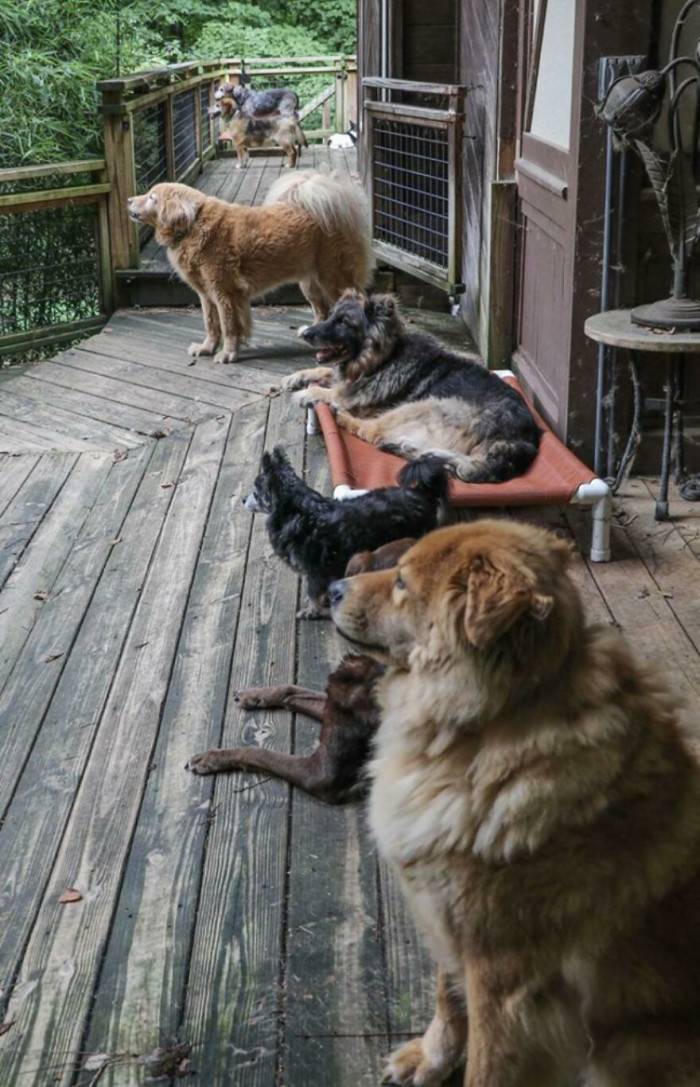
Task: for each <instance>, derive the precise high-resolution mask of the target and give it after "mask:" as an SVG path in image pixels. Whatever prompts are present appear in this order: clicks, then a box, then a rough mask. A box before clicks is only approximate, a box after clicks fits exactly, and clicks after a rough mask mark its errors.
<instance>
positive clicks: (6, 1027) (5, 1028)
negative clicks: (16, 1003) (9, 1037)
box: [0, 1019, 16, 1034]
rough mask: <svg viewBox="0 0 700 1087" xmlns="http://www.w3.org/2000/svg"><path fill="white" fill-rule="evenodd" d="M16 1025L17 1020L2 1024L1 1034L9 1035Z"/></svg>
mask: <svg viewBox="0 0 700 1087" xmlns="http://www.w3.org/2000/svg"><path fill="white" fill-rule="evenodd" d="M15 1023H16V1020H15V1019H9V1020H8V1021H7V1023H0V1034H7V1032H8V1030H9V1029H10V1027H14V1025H15Z"/></svg>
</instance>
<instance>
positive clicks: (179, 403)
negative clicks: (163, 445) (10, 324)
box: [31, 350, 213, 425]
mask: <svg viewBox="0 0 700 1087" xmlns="http://www.w3.org/2000/svg"><path fill="white" fill-rule="evenodd" d="M69 354H70V356H71V358H72V359H73V361H74V362H75V363H76V364H79V363H80V360H81V358H82V357H83V354H82V352H81V351H78V350H72V351H71V352H70V353H69ZM91 358H92V356H91V355H87V361H89V360H90V359H91ZM36 370H37V374H38V376H41V377H42V378H46V380H47V381H50V382H51V383H52V385H60V386H61V387H62V388H64V389H75V390H76V392H90V393H92V394H93V395H94V396H100V397H102V398H103V399H104V400H106V401H107V402H108V403H110V404H125V405H126V406H127V407H142V408H144V409H146V410H147V411H151V412H154V413H155V414H160V415H163V416H164V417H167V418H170V419H172V420H175V421H176V422H177V423H179V425H182V424H183V423H196V422H199V421H200V420H202V419H206V418H209V417H210V416H211V415H212V414H213V411H212V409H211V408H207V407H206V406H200V405H198V404H196V403H195V402H194V401H193V400H188V399H186V398H185V397H184V396H176V395H174V394H173V393H166V392H163V391H162V390H160V389H149V388H147V387H146V386H144V385H135V384H133V383H130V382H129V381H120V380H119V379H118V378H117V377H105V376H104V375H102V374H97V373H95V372H90V373H87V372H86V371H84V370H78V369H77V365H76V367H74V368H71V367H70V366H65V365H64V364H63V363H62V362H61V361H60V360H59V359H52V360H51V362H46V363H41V364H40V365H39V366H37V367H36ZM31 376H32V377H33V376H34V374H33V373H32V375H31Z"/></svg>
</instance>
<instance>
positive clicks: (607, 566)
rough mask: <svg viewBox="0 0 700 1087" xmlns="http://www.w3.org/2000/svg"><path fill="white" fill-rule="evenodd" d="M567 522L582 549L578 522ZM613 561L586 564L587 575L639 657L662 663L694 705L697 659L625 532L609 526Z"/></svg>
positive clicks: (699, 690) (699, 674) (699, 682)
mask: <svg viewBox="0 0 700 1087" xmlns="http://www.w3.org/2000/svg"><path fill="white" fill-rule="evenodd" d="M567 521H569V523H570V524H571V527H572V529H573V531H574V533H575V535H576V537H577V538H578V539H579V542H580V543H581V545H582V547H585V546H586V544H585V537H583V538H581V537H582V530H581V526H580V524H576V523H574V521H573V518H570V517H569V515H568V514H567ZM612 549H613V555H614V556H615V561H614V562H609V563H608V562H597V563H590V562H589V563H588V566H589V569H590V571H591V575H592V577H593V579H594V581H595V582H596V584H597V585H598V586H599V587H600V591H601V593H602V595H603V597H604V598H605V601H606V603H607V605H608V607H609V608H610V610H611V612H612V615H613V617H614V619H615V622H616V624H617V625H619V627H620V629H621V630H622V633H623V634H624V636H625V638H626V639H627V641H628V642H629V644H630V645H631V647H632V649H633V650H634V652H635V653H636V654H637V656H638V657H639V658H640V659H642V660H647V661H654V662H659V661H663V668H664V674H665V676H666V679H667V682H668V683H669V685H670V686H671V687H672V689H673V690H674V691H675V692H677V693H678V695H679V696H680V697H681V698H684V699H687V701H688V703H689V704H690V705H692V706H697V699H698V695H700V658H699V657H698V653H697V651H696V648H695V646H694V645H693V643H692V642H691V640H690V639H689V637H688V635H687V634H686V633H685V631H684V630H683V628H682V627H681V626H680V625H679V623H678V622H677V620H676V618H675V616H674V614H673V612H672V610H671V608H670V606H669V605H670V601H669V600H668V599H667V598H666V597H664V595H663V593H662V592H661V591H660V589H659V586H658V585H657V584H656V582H655V581H654V579H653V578H652V576H651V575H650V573H649V571H648V570H647V569H646V567H645V566H644V564H643V563H642V562H640V560H639V557H638V554H637V552H636V550H635V548H634V545H633V544H632V542H631V540H630V538H629V536H628V535H627V533H626V531H624V530H623V529H621V528H618V527H616V526H613V530H612Z"/></svg>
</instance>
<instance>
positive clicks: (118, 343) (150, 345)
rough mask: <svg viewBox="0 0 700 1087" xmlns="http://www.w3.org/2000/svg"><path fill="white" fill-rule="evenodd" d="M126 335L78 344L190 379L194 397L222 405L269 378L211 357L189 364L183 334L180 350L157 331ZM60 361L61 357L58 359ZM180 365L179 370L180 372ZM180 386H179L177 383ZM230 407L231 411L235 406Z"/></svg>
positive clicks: (263, 384) (259, 387)
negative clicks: (141, 336)
mask: <svg viewBox="0 0 700 1087" xmlns="http://www.w3.org/2000/svg"><path fill="white" fill-rule="evenodd" d="M133 331H134V330H133V329H132V330H131V332H130V334H128V335H127V334H126V330H124V331H123V332H121V333H115V334H113V335H109V336H104V338H103V337H102V336H93V337H92V339H90V340H87V341H86V342H85V343H84V344H83V345H82V350H83V351H91V352H93V353H98V354H102V355H110V356H111V357H114V358H118V359H126V360H127V361H130V362H137V363H138V364H139V365H140V366H147V367H148V368H149V369H150V370H160V371H165V372H167V373H168V374H170V375H172V376H173V377H183V378H186V379H187V380H189V381H190V382H194V385H193V386H192V389H193V392H194V399H197V400H204V399H205V398H206V400H207V401H208V402H210V403H211V402H215V401H219V402H221V401H222V400H226V403H222V404H221V406H222V407H226V406H228V403H229V402H233V403H234V404H235V403H236V393H238V392H239V391H240V390H242V391H244V392H256V393H265V392H267V390H268V388H269V385H270V381H269V377H268V376H267V374H265V373H264V372H261V371H260V370H257V369H252V368H251V367H247V366H244V365H243V364H242V363H239V362H234V363H231V364H229V365H226V366H224V365H221V364H220V363H218V362H214V360H213V359H211V358H198V359H197V361H196V363H195V364H194V365H193V366H192V367H190V362H191V361H192V360H191V359H189V361H188V358H189V357H188V355H187V345H188V343H190V342H191V341H190V340H188V339H187V337H186V336H183V337H182V352H181V353H180V345H179V344H178V345H177V347H176V348H174V347H173V345H172V344H171V343H170V342H169V341H163V342H161V340H160V338H159V336H158V334H157V333H156V334H152V335H149V337H148V338H143V339H140V338H139V337H137V336H135V335H134V334H133ZM62 361H63V360H62ZM180 368H182V369H181V372H180ZM181 387H182V386H181ZM231 410H233V411H235V407H233V408H232V409H231Z"/></svg>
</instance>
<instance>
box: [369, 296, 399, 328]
mask: <svg viewBox="0 0 700 1087" xmlns="http://www.w3.org/2000/svg"><path fill="white" fill-rule="evenodd" d="M397 312H398V306H397V301H396V298H395V297H394V295H393V294H372V295H370V296H369V298H368V299H367V300H366V301H365V316H366V317H367V320H368V321H370V322H371V323H372V324H375V323H376V322H378V321H389V320H391V319H392V318H394V317H396V316H397Z"/></svg>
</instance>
